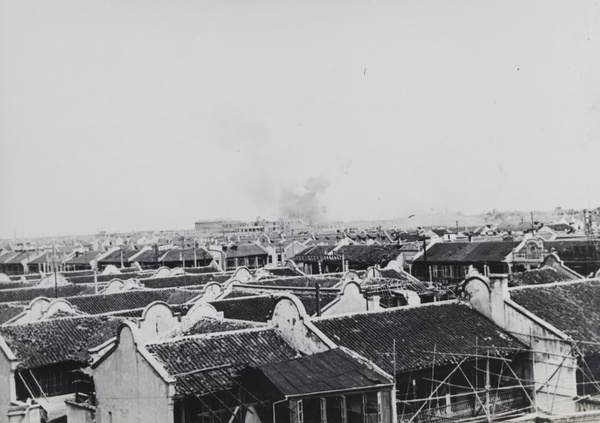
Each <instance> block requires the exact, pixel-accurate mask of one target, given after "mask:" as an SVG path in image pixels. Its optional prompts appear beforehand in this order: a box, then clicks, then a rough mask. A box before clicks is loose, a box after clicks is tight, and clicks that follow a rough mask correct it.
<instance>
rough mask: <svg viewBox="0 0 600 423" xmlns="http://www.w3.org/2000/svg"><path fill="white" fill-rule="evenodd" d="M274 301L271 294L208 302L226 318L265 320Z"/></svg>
mask: <svg viewBox="0 0 600 423" xmlns="http://www.w3.org/2000/svg"><path fill="white" fill-rule="evenodd" d="M274 303H275V299H274V298H273V296H270V295H260V296H251V297H241V298H233V299H229V300H221V301H212V302H211V303H210V304H211V305H212V306H214V307H215V308H216V309H217V311H220V312H223V317H225V318H226V319H236V320H249V321H252V322H266V321H267V320H268V319H269V318H270V317H271V311H272V310H273V305H274Z"/></svg>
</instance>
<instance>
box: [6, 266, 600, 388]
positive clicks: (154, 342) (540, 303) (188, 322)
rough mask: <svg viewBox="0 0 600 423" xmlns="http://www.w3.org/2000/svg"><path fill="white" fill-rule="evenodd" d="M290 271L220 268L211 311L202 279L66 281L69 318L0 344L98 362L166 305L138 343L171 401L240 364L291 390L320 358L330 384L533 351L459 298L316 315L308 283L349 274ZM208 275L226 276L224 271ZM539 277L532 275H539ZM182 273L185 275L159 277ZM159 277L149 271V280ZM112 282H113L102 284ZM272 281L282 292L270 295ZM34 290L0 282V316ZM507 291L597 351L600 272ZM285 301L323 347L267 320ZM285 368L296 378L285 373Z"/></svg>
mask: <svg viewBox="0 0 600 423" xmlns="http://www.w3.org/2000/svg"><path fill="white" fill-rule="evenodd" d="M288 269H289V270H286V271H284V270H283V269H277V270H278V271H275V270H272V271H269V270H268V269H264V270H261V271H257V272H255V273H254V275H252V274H251V273H250V272H249V271H248V270H242V271H239V272H235V273H231V274H227V276H228V277H229V279H231V280H233V279H235V278H238V281H237V282H236V284H233V288H232V289H231V291H229V293H228V294H227V295H225V296H223V297H221V298H218V299H212V300H211V299H209V300H207V301H205V302H202V305H203V306H204V307H209V308H211V310H212V309H214V311H215V312H216V313H217V314H216V315H214V314H210V313H209V314H204V315H202V316H198V315H195V314H194V313H195V311H194V310H196V309H197V307H198V306H199V305H200V303H199V302H198V300H199V298H202V296H203V295H206V294H207V293H210V292H209V289H208V287H209V285H210V280H208V281H203V282H202V283H200V284H198V285H193V286H189V287H184V288H182V287H178V288H162V289H147V288H143V286H142V287H141V288H139V286H138V289H132V290H129V291H123V292H113V293H108V292H107V293H103V294H98V295H95V294H94V295H77V294H75V295H68V292H69V291H67V288H68V289H71V290H74V291H76V290H77V289H79V288H80V286H83V285H85V289H87V288H89V285H88V284H83V283H82V284H75V285H73V284H70V285H64V286H61V287H59V288H60V289H63V290H64V292H63V291H61V293H64V294H67V295H65V297H66V298H64V300H65V301H67V302H68V303H70V304H71V305H72V306H74V307H75V309H76V311H77V314H75V315H73V314H71V315H69V312H68V311H67V312H65V311H64V310H66V309H61V310H62V312H59V313H56V314H55V315H54V317H52V316H49V318H48V319H46V320H41V321H35V322H32V323H26V324H4V325H1V326H0V348H4V349H5V350H6V351H9V352H10V354H12V355H14V359H15V360H16V361H17V362H18V366H17V367H18V368H19V369H22V370H24V369H31V368H39V367H41V366H48V365H54V364H57V363H63V362H75V363H79V364H80V365H82V366H88V365H90V364H92V363H94V364H93V366H94V368H98V366H100V365H101V362H102V359H103V358H104V357H106V355H107V354H110V351H111V350H110V349H107V348H105V347H103V348H99V347H101V346H102V345H107V344H110V343H111V342H114V339H115V337H118V336H119V328H122V327H123V325H129V327H131V325H132V323H131V322H133V325H134V326H135V324H137V323H136V322H140V320H143V319H144V318H146V316H147V315H148V312H147V310H148V309H149V308H150V307H155V306H156V305H157V304H162V305H160V306H161V307H165V310H171V312H172V315H173V316H174V318H175V319H178V321H179V322H180V326H178V327H177V328H176V330H171V331H170V332H169V333H163V334H161V336H159V337H154V338H149V339H144V340H143V341H140V342H141V345H142V346H141V348H143V349H145V350H146V351H147V352H148V353H149V354H150V355H151V356H152V357H153V359H154V360H156V363H158V364H157V365H158V366H160V370H161V371H163V372H165V373H166V374H168V375H169V376H170V377H172V378H174V380H175V389H176V392H177V396H179V397H186V396H188V395H192V394H194V395H202V394H205V393H208V392H211V391H215V390H220V389H223V387H229V386H233V384H235V380H236V379H237V378H238V377H239V375H240V373H241V372H243V371H246V370H247V369H248V368H257V369H261V371H263V372H264V373H265V374H267V375H268V376H269V378H270V379H271V380H272V381H274V383H276V384H277V386H278V387H279V388H280V389H281V390H282V391H285V392H287V393H289V394H290V395H293V394H302V393H303V392H308V391H311V392H316V391H317V390H319V389H321V390H322V389H324V388H325V387H326V386H323V385H321V384H319V383H320V382H318V381H317V382H315V381H313V382H310V381H309V380H307V376H306V373H307V372H309V370H308V369H311V370H313V369H314V368H315V367H319V366H322V367H323V369H324V370H323V371H324V373H323V375H328V376H327V377H325V376H324V377H323V378H322V379H323V380H327V381H328V382H327V383H329V384H330V386H329V388H331V389H342V387H348V386H360V383H361V381H362V383H364V381H366V380H371V382H375V383H378V384H384V383H392V380H391V378H390V377H389V375H390V374H392V373H394V371H395V372H396V373H398V372H410V371H414V370H421V369H426V368H429V367H430V366H431V363H432V362H435V363H437V365H444V364H452V363H455V362H456V359H457V357H463V356H468V355H475V354H477V352H478V351H486V352H488V353H489V354H490V355H492V356H500V357H508V356H514V354H515V353H516V352H518V351H526V350H527V349H528V348H529V347H528V345H526V344H525V343H523V342H522V341H520V340H519V339H517V338H516V337H515V336H514V335H513V334H511V333H509V332H507V331H505V330H503V329H501V328H500V327H499V326H497V325H496V324H494V323H493V322H492V321H491V320H490V319H488V318H487V317H485V316H483V315H482V314H480V313H479V312H477V311H475V310H474V309H473V307H471V306H470V305H469V304H468V303H466V302H464V301H461V300H451V301H441V302H436V303H433V304H427V305H419V306H405V307H397V308H392V309H388V310H380V311H367V312H358V313H357V312H352V313H345V314H340V315H332V316H321V317H318V316H315V312H316V309H315V295H314V290H313V287H314V286H315V284H316V283H317V282H319V284H320V286H321V287H322V292H321V295H322V297H321V300H322V301H323V305H324V306H326V305H327V304H328V303H329V302H331V301H333V300H334V299H335V298H336V297H338V292H336V290H338V291H339V288H340V282H342V281H344V280H348V274H337V275H322V276H307V275H301V274H300V275H298V274H296V275H295V276H287V275H286V274H289V273H290V270H291V271H292V272H294V269H291V268H288ZM546 270H547V269H546ZM546 270H544V271H545V272H546ZM541 271H542V270H540V271H539V272H541ZM162 272H165V271H164V270H163V271H162ZM156 273H157V274H158V272H156ZM176 273H177V272H176ZM278 273H282V274H284V275H281V274H278ZM349 273H352V272H349ZM207 274H208V275H213V274H214V275H222V274H223V272H214V273H207ZM548 274H549V273H548ZM203 275H205V274H203V273H198V274H197V276H203ZM353 275H354V276H352V278H354V280H357V281H358V282H360V283H359V284H360V286H361V287H362V288H364V289H367V288H369V287H372V286H375V287H377V286H379V285H380V284H381V283H384V284H385V285H390V284H392V283H396V284H399V285H402V287H403V289H410V290H422V291H425V290H428V289H435V288H434V287H432V285H430V284H427V283H424V282H420V281H418V280H416V279H415V278H413V277H411V276H410V275H408V274H407V273H406V272H404V271H402V270H401V269H399V268H397V267H390V268H387V269H377V268H371V269H368V270H367V271H366V272H364V273H362V274H358V273H356V272H354V273H353ZM544 275H545V274H541V275H540V274H538V275H537V277H539V278H542V280H545V279H544V278H546V276H544ZM153 276H159V275H153ZM182 277H192V276H190V275H179V276H167V277H165V278H166V279H168V278H182ZM159 279H161V278H160V277H154V278H150V277H148V278H147V280H148V281H152V280H159ZM121 282H124V281H121ZM125 282H126V281H125ZM552 282H554V280H553V281H552ZM224 284H225V283H221V284H220V285H224ZM134 285H135V283H133V282H132V286H134ZM108 286H110V283H108V284H106V285H105V287H108ZM236 288H237V290H236ZM276 288H285V289H286V290H283V291H282V292H281V293H279V292H274V291H273V290H274V289H276ZM35 289H39V288H21V289H16V290H15V289H12V290H11V289H7V290H0V298H4V299H5V300H6V299H10V304H8V303H6V302H1V303H0V313H5V312H7V310H8V311H10V306H17V307H24V308H26V307H27V305H31V304H24V301H26V300H22V301H21V304H16V303H15V302H14V301H15V300H12V299H11V298H15V297H11V296H10V295H16V293H15V291H22V292H23V293H25V292H31V293H33V290H35ZM84 292H85V291H84V290H81V291H78V293H80V294H81V293H84ZM290 292H293V293H292V294H290ZM250 294H251V295H250ZM509 294H510V298H511V300H513V301H514V302H516V303H517V304H519V305H520V306H522V307H524V308H525V309H527V310H529V311H530V312H531V313H533V314H535V315H536V316H538V317H540V318H541V319H544V320H546V321H547V322H548V323H549V324H551V325H553V326H554V327H556V328H558V329H559V330H561V331H563V332H565V333H567V334H568V335H570V336H572V337H573V339H576V340H579V341H581V342H582V344H584V345H585V348H587V349H588V350H589V351H600V348H598V346H599V345H600V329H599V328H600V302H599V301H600V281H599V280H584V279H579V280H577V281H574V282H560V283H551V284H541V285H536V286H524V287H518V288H511V289H510V290H509ZM2 295H4V297H1V296H2ZM293 295H295V296H293ZM294 298H296V299H294ZM16 301H18V300H16ZM55 301H56V300H55ZM281 301H291V302H292V303H293V304H294V305H295V306H296V307H299V308H300V309H301V311H300V315H301V316H304V317H303V319H304V320H305V321H306V322H307V324H308V325H309V327H310V328H312V329H311V330H312V331H313V332H312V334H313V335H311V336H315V337H316V338H315V339H318V340H319V342H322V343H323V344H324V345H326V346H327V347H328V349H327V351H324V352H320V353H311V354H308V355H306V351H302V349H300V348H299V347H298V346H297V345H296V344H294V342H292V341H291V340H290V338H289V334H286V333H285V329H284V328H282V327H279V326H277V325H276V324H275V323H274V320H273V319H275V317H274V313H273V312H274V309H275V308H276V307H277V304H279V303H280V302H281ZM157 302H158V303H157ZM7 305H8V306H9V307H6V308H5V309H4V311H3V310H2V308H3V307H5V306H7ZM83 313H85V314H83ZM211 313H212V312H211ZM194 316H195V317H194ZM127 322H130V323H127ZM364 363H368V365H367V364H364ZM342 370H345V371H347V374H346V373H345V372H342ZM289 372H293V374H294V375H296V378H295V379H293V380H290V379H289V378H288V379H286V378H285V377H283V376H284V375H285V374H286V373H288V374H289ZM309 373H310V372H309ZM343 374H346V376H342V375H343ZM336 375H340V376H338V377H336ZM294 381H295V382H294ZM334 381H335V382H334ZM363 386H364V385H363Z"/></svg>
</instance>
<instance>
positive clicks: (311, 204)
mask: <svg viewBox="0 0 600 423" xmlns="http://www.w3.org/2000/svg"><path fill="white" fill-rule="evenodd" d="M328 187H329V181H328V180H327V178H325V177H324V176H315V177H312V178H309V179H308V180H307V181H306V182H304V184H303V185H302V186H301V187H297V188H293V189H290V188H283V187H282V188H281V195H280V199H279V201H280V209H281V214H282V215H283V217H284V218H286V219H303V220H304V221H305V222H307V223H309V224H311V225H313V224H315V223H319V222H322V221H323V220H324V219H325V214H326V213H327V208H326V206H324V205H322V204H321V202H320V199H319V197H321V196H322V195H323V194H325V191H326V190H327V188H328Z"/></svg>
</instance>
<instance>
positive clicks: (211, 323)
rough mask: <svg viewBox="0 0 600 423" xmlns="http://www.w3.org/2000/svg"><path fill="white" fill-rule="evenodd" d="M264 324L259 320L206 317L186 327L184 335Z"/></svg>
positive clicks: (226, 330) (227, 330)
mask: <svg viewBox="0 0 600 423" xmlns="http://www.w3.org/2000/svg"><path fill="white" fill-rule="evenodd" d="M260 326H262V325H261V324H260V323H258V322H249V321H241V320H231V319H212V318H209V317H207V318H204V319H200V320H198V321H197V322H196V323H194V325H193V326H191V327H189V328H187V329H185V330H184V331H183V333H181V335H182V336H190V335H200V334H203V333H215V332H229V331H232V330H240V329H250V328H256V327H260Z"/></svg>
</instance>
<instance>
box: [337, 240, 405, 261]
mask: <svg viewBox="0 0 600 423" xmlns="http://www.w3.org/2000/svg"><path fill="white" fill-rule="evenodd" d="M400 250H401V247H400V246H399V245H395V244H394V245H344V246H343V247H340V248H339V249H338V250H337V251H336V254H337V255H338V256H342V255H343V256H344V259H345V260H348V261H350V263H355V264H356V263H360V264H363V265H369V266H371V265H374V264H380V265H382V266H385V265H386V264H387V263H389V262H390V260H394V259H396V258H397V257H398V255H400Z"/></svg>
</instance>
